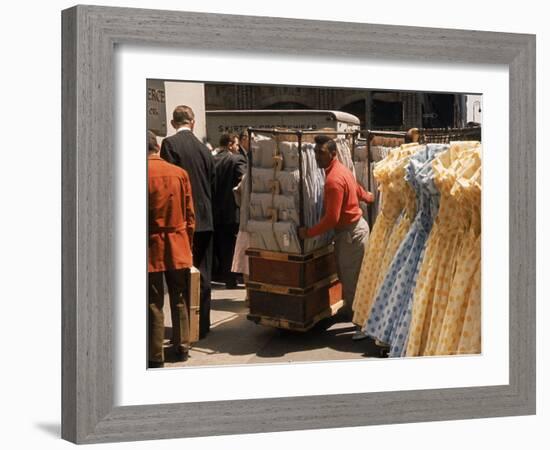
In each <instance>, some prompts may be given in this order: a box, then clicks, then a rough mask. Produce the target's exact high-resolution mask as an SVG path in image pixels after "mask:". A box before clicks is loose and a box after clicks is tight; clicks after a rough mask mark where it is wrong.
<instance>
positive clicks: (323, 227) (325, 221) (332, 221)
mask: <svg viewBox="0 0 550 450" xmlns="http://www.w3.org/2000/svg"><path fill="white" fill-rule="evenodd" d="M343 201H344V190H343V189H342V188H341V187H340V186H338V185H337V184H334V183H331V184H326V185H325V194H324V205H325V214H324V215H323V217H322V218H321V220H320V221H319V223H318V224H317V225H315V226H314V227H311V228H308V229H307V233H306V234H307V237H314V236H319V235H320V234H323V233H326V232H327V231H329V230H332V229H333V228H334V227H335V226H336V224H337V223H338V221H339V220H340V211H341V210H342V203H343Z"/></svg>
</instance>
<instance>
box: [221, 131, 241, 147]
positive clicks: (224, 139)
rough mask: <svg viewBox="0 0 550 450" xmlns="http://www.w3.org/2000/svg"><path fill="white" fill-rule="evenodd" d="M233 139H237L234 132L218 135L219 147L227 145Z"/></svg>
mask: <svg viewBox="0 0 550 450" xmlns="http://www.w3.org/2000/svg"><path fill="white" fill-rule="evenodd" d="M235 139H237V135H236V134H233V133H224V134H222V135H221V136H220V147H227V146H228V145H229V144H231V143H232V142H233V141H234V140H235Z"/></svg>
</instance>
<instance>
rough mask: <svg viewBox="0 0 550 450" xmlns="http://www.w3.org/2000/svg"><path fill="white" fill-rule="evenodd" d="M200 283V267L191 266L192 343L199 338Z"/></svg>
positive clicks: (190, 311) (190, 319)
mask: <svg viewBox="0 0 550 450" xmlns="http://www.w3.org/2000/svg"><path fill="white" fill-rule="evenodd" d="M200 284H201V276H200V272H199V269H197V268H196V267H191V269H190V270H189V282H188V288H189V295H188V296H187V298H188V301H189V341H190V342H191V343H193V342H197V341H198V340H199V321H200V296H201V295H200V294H201V293H200Z"/></svg>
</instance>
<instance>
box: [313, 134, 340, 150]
mask: <svg viewBox="0 0 550 450" xmlns="http://www.w3.org/2000/svg"><path fill="white" fill-rule="evenodd" d="M315 143H316V144H317V145H318V146H319V147H322V146H323V145H325V144H327V150H328V151H329V152H330V153H336V150H337V147H336V142H335V141H334V139H332V138H331V137H330V136H327V135H326V134H319V135H317V136H315Z"/></svg>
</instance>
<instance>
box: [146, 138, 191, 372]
mask: <svg viewBox="0 0 550 450" xmlns="http://www.w3.org/2000/svg"><path fill="white" fill-rule="evenodd" d="M147 150H148V155H147V183H148V192H149V202H148V217H147V218H148V234H149V254H148V269H147V270H148V272H149V315H148V323H149V349H148V361H149V362H148V366H149V367H150V368H158V367H163V365H164V352H163V341H164V313H163V307H164V283H163V275H164V278H165V279H166V284H167V286H168V294H169V297H170V312H171V315H172V345H173V347H174V350H175V353H176V358H177V359H178V360H180V361H185V360H186V359H187V357H188V355H189V315H188V309H187V306H188V305H187V303H188V300H187V298H186V297H187V294H188V288H187V283H188V276H189V268H190V267H191V266H192V265H193V254H192V251H191V245H192V242H193V233H194V231H195V212H194V209H193V197H192V194H191V183H190V181H189V176H188V175H187V172H186V171H185V170H183V169H181V168H180V167H178V166H175V165H173V164H170V163H168V162H166V161H164V160H163V159H162V158H161V157H160V147H159V145H158V144H157V139H156V136H155V135H154V134H153V133H151V132H150V131H149V132H148V133H147Z"/></svg>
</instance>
